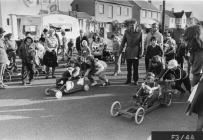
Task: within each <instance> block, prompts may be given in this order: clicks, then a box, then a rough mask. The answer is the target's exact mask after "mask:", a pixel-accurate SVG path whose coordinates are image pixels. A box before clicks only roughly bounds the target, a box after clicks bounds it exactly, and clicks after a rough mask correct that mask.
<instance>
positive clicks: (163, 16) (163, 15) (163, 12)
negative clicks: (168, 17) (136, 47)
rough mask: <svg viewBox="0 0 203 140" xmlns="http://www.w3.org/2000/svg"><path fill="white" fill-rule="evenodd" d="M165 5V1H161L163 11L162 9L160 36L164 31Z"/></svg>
mask: <svg viewBox="0 0 203 140" xmlns="http://www.w3.org/2000/svg"><path fill="white" fill-rule="evenodd" d="M165 5H166V1H165V0H163V9H162V34H163V33H164V31H165Z"/></svg>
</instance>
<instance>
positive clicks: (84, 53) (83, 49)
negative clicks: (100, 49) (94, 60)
mask: <svg viewBox="0 0 203 140" xmlns="http://www.w3.org/2000/svg"><path fill="white" fill-rule="evenodd" d="M90 55H91V50H90V48H89V46H88V42H87V41H86V40H83V41H82V47H81V56H82V57H84V58H87V57H88V56H90Z"/></svg>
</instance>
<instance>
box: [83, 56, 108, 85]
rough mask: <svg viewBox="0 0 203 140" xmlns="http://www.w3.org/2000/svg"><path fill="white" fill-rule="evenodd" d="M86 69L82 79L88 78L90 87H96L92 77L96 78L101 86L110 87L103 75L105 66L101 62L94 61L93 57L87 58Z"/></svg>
mask: <svg viewBox="0 0 203 140" xmlns="http://www.w3.org/2000/svg"><path fill="white" fill-rule="evenodd" d="M86 63H87V69H86V72H85V75H84V77H88V79H89V80H90V82H91V86H95V85H97V82H96V81H95V80H94V78H93V77H94V76H98V77H99V79H100V80H101V82H103V84H102V85H103V86H107V85H110V83H109V80H108V79H107V78H106V75H105V74H104V72H105V70H106V68H107V64H106V63H105V62H104V61H102V60H98V59H95V58H94V57H93V56H88V57H87V59H86Z"/></svg>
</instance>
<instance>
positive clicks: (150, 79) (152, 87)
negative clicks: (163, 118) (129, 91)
mask: <svg viewBox="0 0 203 140" xmlns="http://www.w3.org/2000/svg"><path fill="white" fill-rule="evenodd" d="M160 96H161V88H160V85H159V84H158V83H157V82H156V81H155V75H154V73H152V72H149V73H147V76H146V79H145V82H143V83H142V85H141V87H140V89H139V90H138V92H137V93H136V94H135V95H133V99H134V100H135V101H136V103H137V104H139V105H142V106H146V107H147V108H148V107H151V106H152V105H153V103H154V102H155V101H156V100H157V99H158V98H159V97H160Z"/></svg>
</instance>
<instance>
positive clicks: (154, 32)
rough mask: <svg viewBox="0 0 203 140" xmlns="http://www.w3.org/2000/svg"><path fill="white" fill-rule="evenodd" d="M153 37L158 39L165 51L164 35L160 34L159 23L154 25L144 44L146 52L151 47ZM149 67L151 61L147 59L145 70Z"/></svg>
mask: <svg viewBox="0 0 203 140" xmlns="http://www.w3.org/2000/svg"><path fill="white" fill-rule="evenodd" d="M152 36H154V37H156V39H157V43H158V44H159V46H160V47H161V49H162V50H163V35H162V34H161V33H160V32H159V27H158V24H157V23H153V24H152V29H151V32H149V33H148V34H147V36H146V39H145V43H144V46H145V50H147V47H148V46H149V45H150V42H151V38H152ZM148 66H149V59H148V58H146V57H145V68H146V70H147V69H148Z"/></svg>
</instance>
